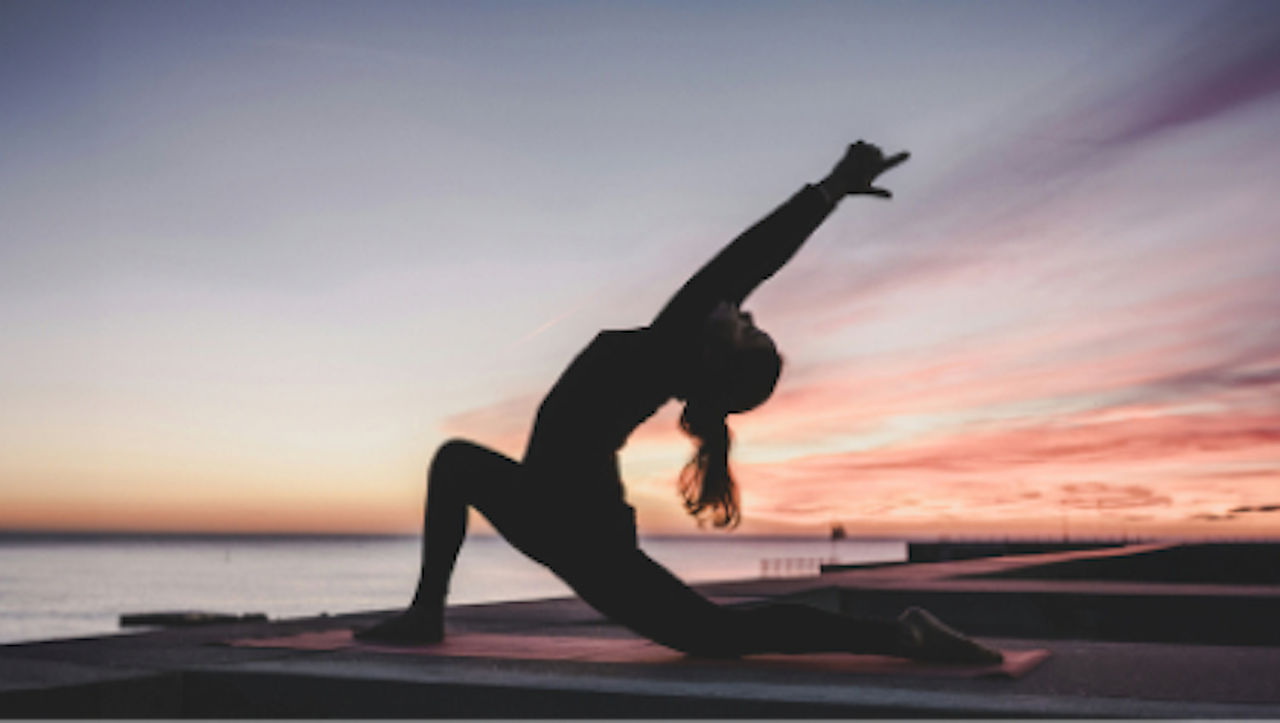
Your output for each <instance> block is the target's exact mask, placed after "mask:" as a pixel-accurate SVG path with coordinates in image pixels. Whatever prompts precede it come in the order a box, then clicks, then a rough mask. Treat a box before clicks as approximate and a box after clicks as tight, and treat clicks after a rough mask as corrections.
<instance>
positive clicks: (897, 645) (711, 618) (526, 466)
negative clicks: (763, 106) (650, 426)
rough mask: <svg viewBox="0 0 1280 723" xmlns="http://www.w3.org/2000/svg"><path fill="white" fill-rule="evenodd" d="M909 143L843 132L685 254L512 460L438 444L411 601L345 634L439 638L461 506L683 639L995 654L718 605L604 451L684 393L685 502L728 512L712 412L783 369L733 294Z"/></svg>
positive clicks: (548, 408) (724, 517)
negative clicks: (808, 180) (789, 183)
mask: <svg viewBox="0 0 1280 723" xmlns="http://www.w3.org/2000/svg"><path fill="white" fill-rule="evenodd" d="M907 156H908V154H906V153H899V154H897V155H894V156H892V157H889V158H885V157H884V155H883V154H882V153H881V151H880V149H879V148H877V147H876V146H874V145H870V144H867V143H863V142H862V141H859V142H857V143H855V144H853V145H852V146H850V147H849V149H848V151H847V153H846V154H845V156H844V157H843V158H842V159H841V160H840V161H839V163H837V164H836V166H835V168H834V169H833V170H832V171H831V173H830V174H829V175H828V176H827V177H826V178H824V179H823V180H822V181H820V182H819V183H817V184H811V185H807V186H805V187H804V188H803V189H802V190H800V191H799V192H798V193H796V194H795V195H794V196H793V197H792V198H791V199H790V200H788V201H787V202H786V203H784V204H782V206H780V207H779V208H778V209H777V210H775V211H774V212H773V213H771V214H769V215H768V216H767V217H765V218H764V219H763V220H761V221H759V222H758V223H756V224H755V225H754V226H752V227H751V228H750V229H748V230H747V231H746V232H745V233H743V234H742V235H741V236H739V237H738V238H737V239H735V240H734V241H733V243H731V244H729V246H727V247H726V248H725V249H724V250H722V251H721V252H720V253H719V254H718V255H717V256H716V257H715V258H714V259H712V260H711V261H710V262H709V263H708V264H707V265H706V266H704V267H703V268H702V269H701V270H699V271H698V273H696V274H695V275H694V276H693V278H691V279H689V281H688V282H686V283H685V285H684V286H683V287H682V288H681V289H680V291H679V292H678V293H677V294H676V295H675V297H674V298H672V299H671V301H670V302H668V303H667V305H666V307H665V308H663V309H662V311H661V313H659V314H658V316H657V317H656V318H655V319H654V320H653V323H651V324H650V325H649V326H646V327H642V328H639V329H630V330H626V331H603V332H600V333H599V334H598V335H596V337H595V339H593V340H592V341H591V343H590V344H588V345H587V347H586V348H585V349H584V350H583V351H582V352H581V353H580V354H579V355H578V357H577V358H576V359H574V360H573V363H571V364H570V365H569V368H568V369H567V370H565V372H564V373H563V374H562V375H561V377H560V379H559V380H558V381H557V382H556V384H555V386H554V387H552V389H551V391H550V393H548V394H547V397H546V399H544V400H543V402H542V405H541V406H540V407H539V409H538V414H537V419H536V421H535V424H534V427H533V432H532V434H531V435H530V438H529V443H528V447H527V448H526V449H525V453H524V459H523V460H521V461H519V462H516V461H515V460H512V459H509V458H507V457H505V456H503V455H501V454H498V453H497V452H494V451H492V450H489V449H486V448H484V447H480V446H477V445H475V444H472V443H470V442H464V441H450V442H448V443H447V444H445V445H443V446H442V447H441V448H440V449H439V451H437V452H436V455H435V458H434V459H433V460H432V462H431V468H430V471H429V472H428V477H427V506H426V519H425V521H424V528H423V546H422V572H421V578H420V579H419V581H418V588H417V592H416V593H415V595H414V598H413V602H412V604H411V605H410V606H409V608H408V609H407V610H405V611H404V612H403V613H401V614H400V615H398V616H396V617H394V618H392V619H390V620H387V621H385V622H383V623H381V624H379V625H376V626H374V627H373V628H370V629H368V630H365V631H362V632H360V633H359V634H358V636H359V637H360V638H361V639H365V640H376V641H382V642H399V643H421V642H431V641H437V640H440V639H442V638H443V637H444V608H445V596H446V593H447V591H448V585H449V578H450V576H451V575H452V573H453V566H454V561H455V560H456V558H457V555H458V550H459V548H460V546H461V545H462V540H463V537H464V536H465V535H466V527H467V507H468V506H471V507H474V508H475V509H477V510H479V511H480V513H481V514H483V515H484V516H485V517H486V518H487V519H488V520H489V522H491V523H492V524H493V526H494V528H496V529H497V530H498V532H499V533H501V534H502V536H503V537H505V538H506V539H507V540H508V541H509V542H510V543H511V544H512V545H514V546H515V547H516V548H517V549H519V550H520V551H521V552H523V553H524V554H526V555H528V556H529V557H531V558H533V559H534V560H536V561H538V562H539V563H541V564H543V565H545V566H546V567H548V568H550V569H551V571H552V572H554V573H555V574H556V575H558V576H559V577H560V578H561V579H563V580H564V581H565V582H566V583H568V585H569V586H570V587H571V588H573V590H574V591H575V592H577V593H578V595H580V596H581V597H582V599H583V600H585V601H586V602H587V603H589V604H590V605H591V606H592V607H594V608H595V609H596V610H599V611H600V612H601V613H603V614H604V615H605V616H607V617H609V618H610V619H612V620H613V621H615V622H617V623H619V624H621V625H624V626H626V627H628V628H630V629H631V630H633V631H635V632H637V633H639V634H640V635H643V636H645V637H647V638H650V639H651V640H654V641H656V642H658V643H661V644H663V645H666V646H668V647H671V648H674V649H676V650H680V651H683V652H686V653H689V654H693V655H705V656H736V655H743V654H748V653H765V652H779V653H803V652H820V651H848V652H859V653H883V654H893V655H903V656H908V657H915V658H925V659H934V660H956V661H993V660H998V659H999V658H1000V654H999V653H998V652H996V651H993V650H990V649H988V648H985V647H983V646H981V645H979V644H977V643H976V642H973V641H971V640H969V639H968V638H966V637H964V636H962V635H960V634H958V633H956V632H954V631H952V630H951V629H949V628H947V627H946V626H944V625H942V624H941V623H939V622H938V621H937V619H935V618H933V617H932V616H931V615H929V614H928V613H927V612H925V611H923V610H920V609H919V608H911V609H909V610H907V611H906V612H905V613H904V614H903V615H902V616H901V617H899V618H898V619H897V620H883V621H880V620H861V619H855V618H851V617H847V616H843V615H839V614H835V613H828V612H825V611H822V610H818V609H815V608H811V607H807V606H802V605H791V604H771V605H765V606H761V607H755V608H745V609H740V608H729V607H721V606H719V605H716V604H714V603H712V602H710V601H708V600H707V599H706V598H703V597H702V596H701V595H699V594H698V593H696V592H694V591H693V590H692V589H690V588H689V587H688V586H687V585H685V584H684V583H683V582H681V581H680V580H678V579H677V578H676V577H675V576H673V575H672V574H671V573H670V572H668V571H667V570H666V569H665V568H663V567H662V566H660V565H658V564H657V563H656V562H654V561H653V560H651V559H650V558H649V557H648V556H647V555H645V554H644V552H642V551H641V550H640V549H639V547H638V546H637V543H636V528H635V511H634V510H633V509H632V508H631V507H630V506H629V505H628V504H627V503H626V502H625V500H624V493H623V488H622V481H621V479H620V478H619V474H618V458H617V453H618V450H619V449H620V448H621V447H622V445H623V444H624V443H625V442H626V441H627V437H628V436H630V434H631V432H632V431H633V430H634V429H635V428H636V427H637V426H639V425H640V423H641V422H643V421H645V420H646V419H648V418H649V417H650V416H651V415H652V414H653V413H654V412H656V411H657V410H658V408H659V407H661V406H663V405H664V404H666V402H667V401H669V400H670V399H672V398H675V399H678V400H681V401H683V402H684V412H683V414H682V415H681V417H680V426H681V428H682V429H683V430H684V431H685V432H686V433H688V434H689V435H690V436H691V437H692V438H693V439H694V440H695V441H696V444H697V451H696V453H695V454H694V456H693V459H692V460H691V461H690V462H689V465H688V466H687V467H686V468H685V470H684V472H683V473H682V475H681V480H680V491H681V493H682V494H683V496H684V503H685V507H686V508H687V509H688V511H689V512H690V513H691V514H693V515H695V516H704V515H705V516H710V517H711V518H712V519H713V521H714V523H715V524H716V525H717V526H727V525H733V524H735V523H736V522H737V521H738V516H739V508H738V498H737V491H736V489H735V487H734V481H733V477H732V476H731V475H730V472H729V463H728V459H729V443H730V435H729V428H728V426H727V425H726V417H727V416H728V415H729V414H734V413H739V412H745V411H748V410H750V409H754V408H755V407H757V406H759V405H760V404H761V403H762V402H764V401H765V400H766V399H768V398H769V396H770V394H772V392H773V388H774V385H775V383H776V382H777V379H778V374H779V372H780V370H781V367H782V360H781V358H780V357H779V356H778V351H777V349H776V348H775V347H774V344H773V340H772V339H770V337H769V335H768V334H766V333H764V332H763V331H761V330H760V329H759V328H757V327H756V326H755V324H754V323H753V321H752V318H751V315H750V314H748V313H746V312H744V311H741V310H740V308H739V307H740V305H741V304H742V301H743V300H744V299H745V298H746V297H747V295H748V294H750V293H751V292H752V290H754V289H755V288H756V287H757V286H759V285H760V283H761V282H763V281H764V280H765V279H767V278H769V277H770V276H772V275H773V274H774V272H776V271H777V270H778V269H779V268H780V267H782V265H783V264H785V263H786V262H787V261H788V260H789V259H790V258H791V257H792V255H794V254H795V252H796V250H797V249H799V248H800V246H801V244H803V243H804V242H805V240H806V239H807V238H808V237H809V236H810V234H812V233H813V231H814V230H815V229H816V228H817V227H818V225H819V224H821V223H822V221H823V220H824V219H825V218H826V217H827V216H828V215H829V214H830V213H831V212H832V210H833V209H834V208H835V206H836V204H837V203H838V202H839V201H840V199H842V198H843V197H845V196H847V195H872V196H881V197H884V198H889V197H890V194H889V192H888V191H886V190H884V189H881V188H877V187H875V186H873V185H872V184H873V183H874V181H875V179H876V177H877V176H879V175H880V174H881V173H883V172H884V171H886V170H888V169H890V168H893V167H894V166H896V165H898V164H899V163H902V162H903V161H905V160H906V159H907Z"/></svg>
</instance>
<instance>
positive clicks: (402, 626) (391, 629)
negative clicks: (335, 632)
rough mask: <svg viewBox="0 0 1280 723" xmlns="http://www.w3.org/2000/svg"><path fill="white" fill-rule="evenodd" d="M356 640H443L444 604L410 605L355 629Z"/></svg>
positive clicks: (420, 642)
mask: <svg viewBox="0 0 1280 723" xmlns="http://www.w3.org/2000/svg"><path fill="white" fill-rule="evenodd" d="M355 637H356V640H360V641H363V642H366V643H389V644H391V645H426V644H428V643H438V642H440V641H441V640H444V606H440V607H434V606H433V607H427V606H418V605H415V606H412V607H410V608H409V609H407V610H405V611H404V612H402V613H400V614H399V615H397V616H395V617H393V618H389V619H387V620H383V621H382V622H380V623H378V624H377V625H374V626H373V627H371V628H366V629H364V630H357V631H356V633H355Z"/></svg>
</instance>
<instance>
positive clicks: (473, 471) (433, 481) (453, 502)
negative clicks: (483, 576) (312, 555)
mask: <svg viewBox="0 0 1280 723" xmlns="http://www.w3.org/2000/svg"><path fill="white" fill-rule="evenodd" d="M519 470H520V465H519V463H517V462H516V461H515V460H512V459H511V458H509V457H506V456H503V455H501V454H499V453H497V452H494V451H493V450H490V449H487V448H485V447H481V446H480V445H476V444H472V443H470V442H465V441H456V440H455V441H451V442H448V443H446V444H444V445H443V446H441V447H440V449H439V450H438V451H437V452H436V454H435V457H434V458H433V459H432V461H431V467H430V470H429V471H428V472H427V501H426V509H425V511H424V513H423V526H422V568H421V571H420V573H419V576H418V586H417V589H416V590H415V591H414V595H413V601H412V602H411V603H410V604H409V607H408V608H407V609H405V611H404V612H402V613H400V614H399V615H397V616H395V617H393V618H391V619H389V620H385V621H383V622H381V623H379V624H378V625H375V626H373V627H372V628H369V629H367V630H363V631H360V632H358V633H356V637H357V638H359V639H361V640H367V641H370V642H388V643H398V644H423V643H431V642H438V641H440V640H442V639H443V638H444V609H445V598H446V597H447V595H448V592H449V580H450V578H451V577H452V576H453V568H454V564H455V563H456V562H457V558H458V552H459V550H460V549H461V547H462V541H463V540H464V539H465V538H466V535H467V508H468V507H476V508H477V509H480V510H481V511H482V512H483V511H484V510H485V508H492V507H494V506H501V505H502V501H503V500H505V499H507V498H509V497H510V496H511V495H512V494H513V493H514V492H515V490H516V484H517V482H516V479H517V477H518V475H519Z"/></svg>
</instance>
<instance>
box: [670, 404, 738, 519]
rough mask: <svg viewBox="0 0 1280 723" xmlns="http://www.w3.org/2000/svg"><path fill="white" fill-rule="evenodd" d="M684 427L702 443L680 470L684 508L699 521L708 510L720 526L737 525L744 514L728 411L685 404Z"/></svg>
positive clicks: (681, 418) (681, 424)
mask: <svg viewBox="0 0 1280 723" xmlns="http://www.w3.org/2000/svg"><path fill="white" fill-rule="evenodd" d="M680 428H681V429H683V430H684V432H685V434H688V435H689V436H690V437H693V438H694V439H696V440H697V443H698V448H697V450H696V451H694V453H693V457H692V458H691V459H690V460H689V463H688V464H686V465H685V466H684V469H683V470H681V472H680V494H681V496H683V497H684V508H685V509H686V510H688V512H689V514H691V515H693V516H694V517H697V518H698V520H699V522H701V521H702V515H703V514H704V513H707V514H710V516H711V522H712V524H714V525H715V526H716V527H736V526H737V525H738V522H739V520H740V519H741V515H740V514H739V509H738V488H737V485H736V484H735V483H734V481H733V475H732V474H731V473H730V472H729V446H730V444H731V443H732V435H731V434H730V433H729V425H728V424H726V423H725V413H724V412H721V411H719V410H716V409H710V408H707V407H705V406H699V405H698V404H696V403H691V404H685V407H684V412H683V413H682V414H681V415H680Z"/></svg>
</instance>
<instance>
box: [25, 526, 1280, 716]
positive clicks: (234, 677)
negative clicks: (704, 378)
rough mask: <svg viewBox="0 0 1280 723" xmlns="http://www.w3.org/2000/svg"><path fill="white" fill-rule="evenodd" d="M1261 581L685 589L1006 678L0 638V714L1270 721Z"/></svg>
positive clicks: (235, 630)
mask: <svg viewBox="0 0 1280 723" xmlns="http://www.w3.org/2000/svg"><path fill="white" fill-rule="evenodd" d="M1018 552H1023V553H1025V552H1026V550H1018ZM1278 571H1280V548H1277V547H1274V546H1265V545H1132V546H1127V547H1117V548H1102V549H1091V550H1074V551H1058V552H1052V553H1046V554H1017V555H1005V556H999V557H987V558H981V557H978V558H972V559H962V560H952V561H947V562H931V563H920V562H915V563H907V564H901V565H888V566H879V567H872V568H864V569H849V570H839V571H831V572H828V573H826V574H823V575H821V576H815V577H809V578H793V579H767V580H748V581H740V582H732V583H719V584H713V585H703V586H701V589H702V590H703V592H704V593H706V594H708V595H710V596H712V597H714V598H715V599H717V600H720V601H722V602H725V603H729V604H750V603H751V602H752V601H758V600H760V599H762V598H779V597H789V598H791V599H794V600H798V601H801V602H806V603H808V604H812V605H815V606H819V607H825V608H828V609H841V610H844V611H847V612H851V613H856V614H867V615H880V616H891V615H895V614H896V613H897V612H898V611H900V610H901V609H902V608H903V607H905V606H907V605H913V604H915V605H923V606H925V607H927V608H929V609H931V610H933V611H934V612H936V613H937V614H938V615H939V616H940V617H942V618H943V619H944V620H947V621H948V622H951V623H953V624H954V625H956V626H957V627H960V628H961V629H964V630H966V631H968V632H970V633H972V634H974V635H976V636H978V637H979V638H981V639H983V640H984V641H986V642H988V643H991V644H994V645H996V646H998V647H1002V648H1015V649H1017V648H1022V649H1026V648H1048V649H1049V650H1051V651H1052V656H1051V657H1050V658H1049V659H1048V660H1047V661H1045V662H1044V663H1042V664H1041V665H1040V666H1039V667H1037V668H1036V669H1034V670H1032V671H1031V672H1030V673H1029V674H1027V675H1026V676H1025V677H1022V678H1018V679H1014V680H1011V679H999V678H997V679H993V678H950V677H937V676H923V675H915V674H910V675H898V674H893V675H851V674H849V673H848V672H841V671H839V670H836V669H833V668H824V667H823V666H821V665H789V664H786V663H785V662H784V663H777V662H769V663H767V664H759V663H753V662H752V661H693V660H680V661H678V662H677V663H676V664H671V665H662V664H658V665H655V664H652V663H649V664H640V663H617V662H613V663H603V662H585V661H580V660H578V661H575V660H553V661H549V660H529V659H516V658H512V657H504V656H502V655H499V654H495V655H493V656H488V657H467V658H450V657H424V656H415V655H404V654H396V653H384V652H372V651H367V650H354V649H352V650H334V651H299V650H282V649H264V648H239V647H229V646H226V645H221V644H218V643H220V642H223V641H226V640H229V639H233V638H247V637H270V636H279V635H287V634H291V633H295V632H302V631H313V630H325V629H333V628H349V627H353V626H356V627H359V626H364V625H367V624H370V623H371V622H373V621H374V620H376V619H378V618H379V617H381V616H382V615H385V614H386V613H385V612H380V613H362V614H356V615H344V616H335V617H322V618H310V619H298V620H285V621H274V622H257V623H237V624H231V625H219V626H214V627H201V628H187V629H170V630H155V631H149V632H143V633H137V634H131V635H119V636H110V637H101V638H86V639H78V640H64V641H51V642H43V643H29V644H20V645H7V646H0V715H3V716H7V717H85V716H115V717H148V716H158V717H183V716H186V717H230V716H246V717H267V716H271V717H280V716H299V717H331V716H338V717H360V718H369V717H473V716H474V717H630V718H636V717H644V718H659V717H679V718H691V717H722V718H723V717H737V718H759V717H789V718H795V717H827V718H849V717H879V718H887V717H929V718H937V717H984V718H991V717H1003V716H1012V717H1020V718H1027V717H1125V718H1138V717H1160V718H1214V717H1222V718H1276V717H1280V625H1278V624H1277V619H1276V613H1277V612H1278V611H1280V584H1277V579H1276V575H1277V573H1278ZM450 615H451V617H450V618H449V628H450V630H451V631H453V632H473V633H501V634H508V635H521V636H548V635H552V636H574V637H580V638H583V639H587V640H596V641H598V640H600V639H603V638H629V637H632V636H631V635H630V634H629V633H628V632H626V631H625V630H622V629H620V628H617V627H616V626H613V625H610V624H608V623H607V622H606V621H604V620H602V619H601V618H600V617H599V616H598V615H596V614H595V613H593V612H592V611H591V610H590V609H589V608H587V607H586V606H584V605H583V604H581V603H579V602H577V601H576V600H571V599H558V600H545V601H535V602H523V603H506V604H493V605H475V606H466V607H458V608H453V609H451V611H450Z"/></svg>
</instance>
